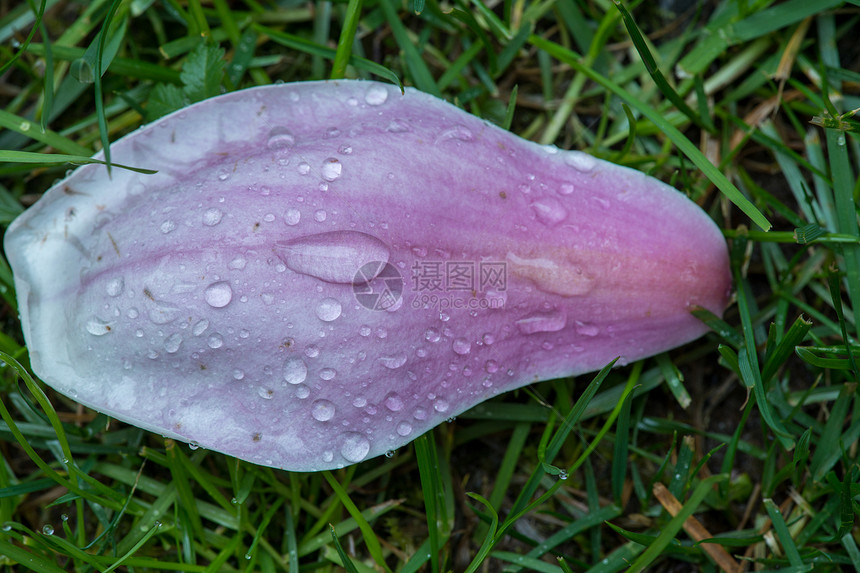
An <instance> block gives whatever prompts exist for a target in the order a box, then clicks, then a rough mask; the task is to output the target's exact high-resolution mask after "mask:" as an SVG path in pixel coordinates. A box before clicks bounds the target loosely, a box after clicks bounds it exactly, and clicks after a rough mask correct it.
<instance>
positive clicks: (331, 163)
mask: <svg viewBox="0 0 860 573" xmlns="http://www.w3.org/2000/svg"><path fill="white" fill-rule="evenodd" d="M342 171H343V164H342V163H341V162H340V161H338V160H337V159H335V158H334V157H329V158H328V159H326V160H325V161H323V166H322V178H323V179H325V180H326V181H334V180H335V179H337V178H338V177H340V174H341V172H342Z"/></svg>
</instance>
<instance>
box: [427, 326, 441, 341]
mask: <svg viewBox="0 0 860 573" xmlns="http://www.w3.org/2000/svg"><path fill="white" fill-rule="evenodd" d="M440 338H442V335H441V334H440V333H439V329H438V328H433V327H430V328H428V329H427V330H426V331H425V332H424V339H425V340H427V341H428V342H439V339H440Z"/></svg>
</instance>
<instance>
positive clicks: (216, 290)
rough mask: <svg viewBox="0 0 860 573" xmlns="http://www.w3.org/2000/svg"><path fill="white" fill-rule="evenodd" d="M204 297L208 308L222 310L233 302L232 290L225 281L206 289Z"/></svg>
mask: <svg viewBox="0 0 860 573" xmlns="http://www.w3.org/2000/svg"><path fill="white" fill-rule="evenodd" d="M205 297H206V302H207V304H209V306H211V307H214V308H224V307H225V306H227V305H228V304H230V301H231V300H233V289H232V288H230V283H228V282H227V281H219V282H216V283H212V284H211V285H209V286H208V287H206V292H205Z"/></svg>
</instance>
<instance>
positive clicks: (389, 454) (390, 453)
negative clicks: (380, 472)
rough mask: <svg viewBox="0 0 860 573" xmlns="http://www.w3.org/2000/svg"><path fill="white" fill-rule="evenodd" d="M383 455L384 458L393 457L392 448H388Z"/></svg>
mask: <svg viewBox="0 0 860 573" xmlns="http://www.w3.org/2000/svg"><path fill="white" fill-rule="evenodd" d="M385 457H386V458H393V457H394V450H388V451H386V452H385Z"/></svg>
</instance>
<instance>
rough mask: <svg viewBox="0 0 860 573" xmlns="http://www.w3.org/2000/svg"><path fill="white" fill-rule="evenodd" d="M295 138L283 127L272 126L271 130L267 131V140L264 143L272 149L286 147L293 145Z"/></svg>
mask: <svg viewBox="0 0 860 573" xmlns="http://www.w3.org/2000/svg"><path fill="white" fill-rule="evenodd" d="M295 143H296V138H295V137H293V134H292V133H290V130H288V129H287V128H285V127H280V126H278V127H273V128H272V130H271V131H269V140H268V141H267V143H266V145H267V146H268V147H269V149H271V150H272V151H275V150H282V149H288V148H290V147H292V146H293V145H295Z"/></svg>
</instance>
